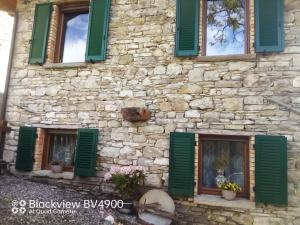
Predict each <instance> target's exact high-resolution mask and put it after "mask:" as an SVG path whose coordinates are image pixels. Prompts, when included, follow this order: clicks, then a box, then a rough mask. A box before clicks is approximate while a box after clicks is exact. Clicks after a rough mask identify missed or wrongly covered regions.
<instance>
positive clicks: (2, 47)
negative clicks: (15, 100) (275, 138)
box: [0, 11, 13, 92]
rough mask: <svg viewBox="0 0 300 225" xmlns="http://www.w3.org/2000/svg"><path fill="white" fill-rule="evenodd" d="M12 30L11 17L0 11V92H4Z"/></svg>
mask: <svg viewBox="0 0 300 225" xmlns="http://www.w3.org/2000/svg"><path fill="white" fill-rule="evenodd" d="M12 28H13V17H11V16H9V15H8V14H7V13H6V12H3V11H0V92H4V88H5V79H6V71H7V64H8V58H9V51H10V42H11V36H12Z"/></svg>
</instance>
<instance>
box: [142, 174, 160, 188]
mask: <svg viewBox="0 0 300 225" xmlns="http://www.w3.org/2000/svg"><path fill="white" fill-rule="evenodd" d="M145 185H148V186H152V187H161V175H159V174H149V175H147V176H146V181H145Z"/></svg>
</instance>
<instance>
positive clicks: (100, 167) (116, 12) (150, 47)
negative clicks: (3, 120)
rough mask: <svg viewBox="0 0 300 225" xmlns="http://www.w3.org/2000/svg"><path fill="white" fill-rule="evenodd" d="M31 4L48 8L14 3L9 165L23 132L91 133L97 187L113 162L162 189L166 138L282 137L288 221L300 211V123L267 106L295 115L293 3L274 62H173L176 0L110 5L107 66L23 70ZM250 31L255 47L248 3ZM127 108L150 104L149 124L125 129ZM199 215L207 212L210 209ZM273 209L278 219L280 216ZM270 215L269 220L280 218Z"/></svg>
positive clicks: (297, 32) (297, 37) (297, 51)
mask: <svg viewBox="0 0 300 225" xmlns="http://www.w3.org/2000/svg"><path fill="white" fill-rule="evenodd" d="M36 2H46V0H45V1H43V0H40V1H19V4H18V11H19V22H18V26H17V36H16V48H15V52H14V59H13V68H12V75H11V80H10V85H9V88H10V91H9V95H8V105H7V112H6V116H7V120H8V122H9V126H10V127H11V128H12V131H11V132H10V133H9V134H8V135H7V138H6V145H5V151H4V158H5V159H6V160H7V161H10V162H15V157H16V149H17V142H18V129H19V126H24V125H26V126H35V127H39V128H65V129H68V128H70V129H74V128H83V127H88V128H97V129H99V131H100V137H99V144H98V150H99V151H98V159H97V171H98V172H97V176H98V178H97V179H99V180H100V181H101V179H102V177H103V173H104V172H105V171H107V169H108V168H110V166H111V165H113V164H119V165H141V166H143V167H144V168H145V171H146V173H147V184H148V185H152V186H156V187H162V186H163V185H167V180H168V155H169V151H168V148H169V146H168V145H169V133H170V132H172V131H175V130H176V131H189V132H196V133H225V134H226V133H227V134H241V133H245V134H251V135H252V136H253V135H255V134H256V133H264V134H274V135H277V134H279V135H285V136H286V137H287V138H288V169H289V170H288V179H289V208H288V209H286V211H285V214H284V215H286V214H287V215H289V216H288V217H289V218H290V217H291V218H294V217H293V215H294V214H293V212H295V211H297V212H298V213H299V208H300V149H299V146H300V126H299V119H300V115H297V114H295V113H293V112H291V111H289V110H287V109H285V108H282V107H280V106H279V105H277V104H275V103H272V102H270V101H268V98H270V97H275V98H277V99H279V100H280V101H282V102H283V103H286V104H288V105H291V106H293V107H295V108H297V107H298V108H299V107H300V96H299V93H300V76H299V71H300V47H299V44H300V5H299V4H298V3H297V1H296V0H285V10H286V12H285V32H286V35H285V44H286V47H285V51H284V52H283V53H280V54H268V55H256V56H255V55H253V54H254V50H253V48H251V52H252V55H250V56H249V57H243V58H242V59H226V58H224V57H223V58H220V59H216V58H208V57H207V58H203V57H198V58H178V57H174V34H175V19H176V18H175V14H176V12H175V3H176V1H175V0H151V1H149V0H112V8H111V20H110V24H109V43H108V51H107V55H108V57H107V60H106V61H104V62H101V63H95V64H78V65H76V64H68V65H61V64H59V65H53V64H49V63H48V64H45V65H44V66H38V65H28V63H27V62H28V55H29V48H30V39H31V30H32V25H33V18H34V4H35V3H36ZM53 2H64V1H63V0H59V1H53ZM54 22H55V21H54ZM54 22H53V23H52V25H53V24H54ZM250 25H251V46H252V44H253V1H251V24H250ZM51 40H52V39H51ZM53 40H54V39H53ZM52 44H53V43H52ZM125 106H128V107H129V106H136V107H144V106H146V107H147V108H149V110H150V111H151V112H152V117H151V119H150V121H148V122H140V123H130V122H126V121H123V119H122V115H121V108H122V107H125ZM252 179H253V178H252ZM195 208H197V207H195ZM203 210H206V211H208V212H212V214H213V210H211V209H206V208H205V207H204V209H203ZM259 210H261V209H259ZM274 210H275V211H276V210H277V211H278V212H277V214H278V215H279V214H280V212H281V210H282V209H281V208H278V209H274ZM274 210H273V211H274ZM273 211H269V213H271V214H272V215H277V214H276V213H274V212H273ZM224 213H225V214H226V211H224ZM232 213H233V212H232ZM253 213H254V214H251V215H250V216H249V218H250V219H249V220H251V221H255V218H254V217H255V215H256V214H255V212H253ZM227 214H228V215H229V216H230V215H231V214H230V213H227ZM223 216H224V215H223ZM258 217H259V216H258ZM295 217H296V215H295ZM253 218H254V219H253ZM252 219H253V220H252ZM220 220H222V219H220ZM226 221H227V220H226ZM285 221H288V223H285ZM291 221H294V220H293V219H291V220H284V222H283V223H278V224H292V222H291ZM211 224H235V223H234V222H228V223H225V222H221V221H220V222H218V221H217V222H214V223H213V222H211ZM236 224H242V223H239V222H236ZM249 224H252V222H251V223H249ZM254 224H255V223H254ZM256 224H263V223H256ZM271 224H274V223H271ZM294 224H299V221H298V223H294Z"/></svg>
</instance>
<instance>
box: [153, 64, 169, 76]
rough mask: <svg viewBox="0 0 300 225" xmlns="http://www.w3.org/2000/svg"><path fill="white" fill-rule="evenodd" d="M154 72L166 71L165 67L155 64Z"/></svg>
mask: <svg viewBox="0 0 300 225" xmlns="http://www.w3.org/2000/svg"><path fill="white" fill-rule="evenodd" d="M153 72H154V74H155V75H161V74H165V73H166V67H164V66H157V67H155V68H154V71H153Z"/></svg>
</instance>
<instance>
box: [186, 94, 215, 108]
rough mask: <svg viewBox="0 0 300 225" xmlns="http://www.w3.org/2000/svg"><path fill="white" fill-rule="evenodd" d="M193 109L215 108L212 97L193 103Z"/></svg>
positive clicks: (191, 104)
mask: <svg viewBox="0 0 300 225" xmlns="http://www.w3.org/2000/svg"><path fill="white" fill-rule="evenodd" d="M190 106H191V107H192V109H212V108H213V107H214V105H213V100H212V97H203V98H200V99H196V100H193V101H191V103H190Z"/></svg>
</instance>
